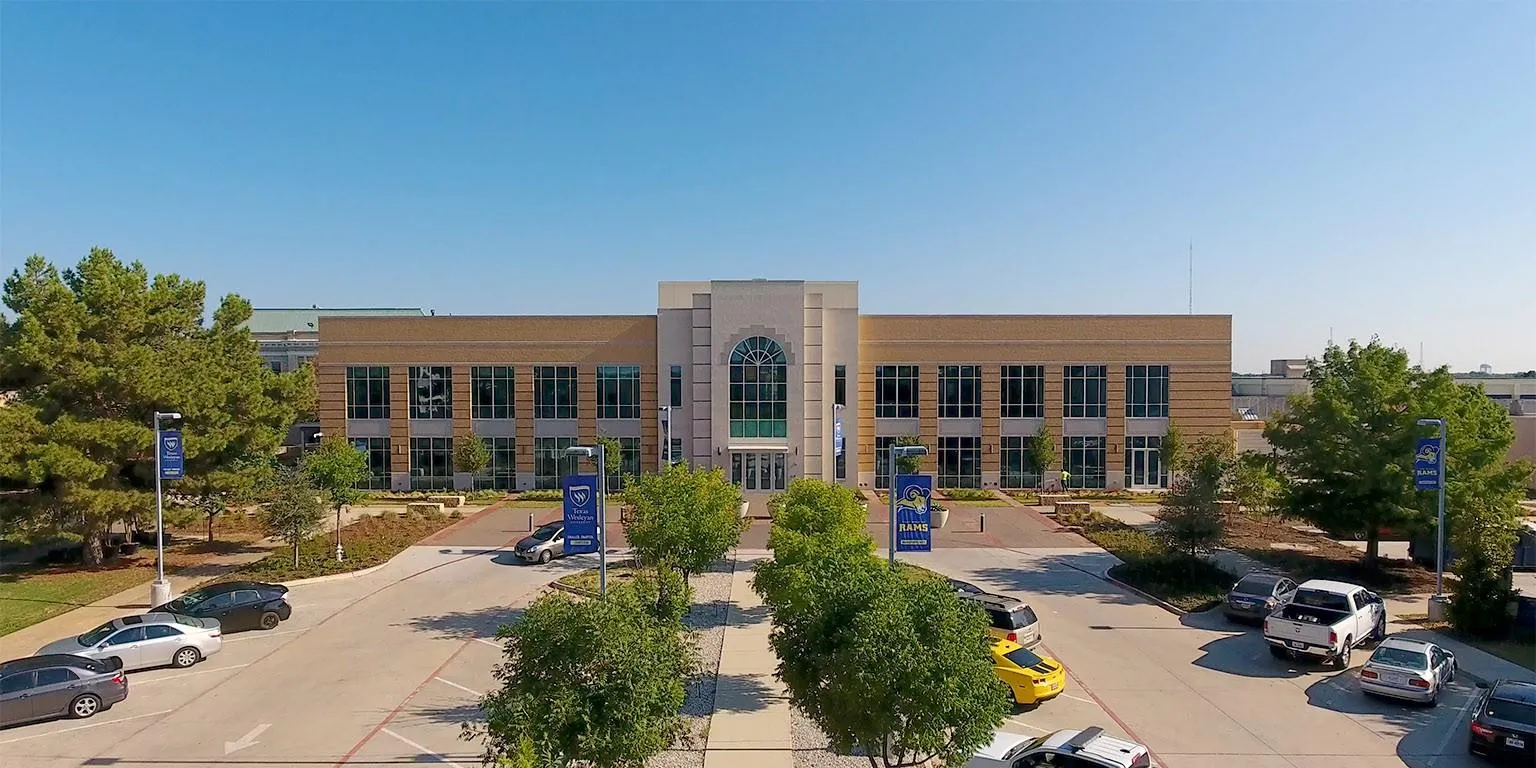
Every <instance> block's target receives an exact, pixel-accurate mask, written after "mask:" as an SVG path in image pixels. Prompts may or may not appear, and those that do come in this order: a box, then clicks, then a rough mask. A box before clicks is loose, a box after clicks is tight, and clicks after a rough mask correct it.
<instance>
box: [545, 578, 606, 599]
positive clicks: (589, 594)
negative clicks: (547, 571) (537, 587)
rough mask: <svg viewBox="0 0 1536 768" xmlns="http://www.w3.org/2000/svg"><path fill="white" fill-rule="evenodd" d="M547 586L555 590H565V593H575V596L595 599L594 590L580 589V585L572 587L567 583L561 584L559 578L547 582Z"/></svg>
mask: <svg viewBox="0 0 1536 768" xmlns="http://www.w3.org/2000/svg"><path fill="white" fill-rule="evenodd" d="M549 588H550V589H553V590H555V591H556V592H565V593H567V594H571V595H576V596H577V597H585V598H589V599H592V600H596V599H597V593H596V592H593V591H591V590H588V589H582V588H581V587H573V586H571V585H569V584H561V583H560V580H559V579H556V580H554V581H551V582H549Z"/></svg>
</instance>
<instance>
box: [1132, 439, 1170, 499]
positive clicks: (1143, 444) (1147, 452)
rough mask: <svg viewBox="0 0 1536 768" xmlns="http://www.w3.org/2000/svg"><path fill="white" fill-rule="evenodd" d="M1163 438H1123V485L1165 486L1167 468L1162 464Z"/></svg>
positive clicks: (1135, 486) (1134, 486)
mask: <svg viewBox="0 0 1536 768" xmlns="http://www.w3.org/2000/svg"><path fill="white" fill-rule="evenodd" d="M1162 448H1163V438H1161V437H1140V436H1137V437H1128V438H1126V439H1125V487H1126V488H1167V487H1168V468H1167V467H1165V466H1163V459H1162Z"/></svg>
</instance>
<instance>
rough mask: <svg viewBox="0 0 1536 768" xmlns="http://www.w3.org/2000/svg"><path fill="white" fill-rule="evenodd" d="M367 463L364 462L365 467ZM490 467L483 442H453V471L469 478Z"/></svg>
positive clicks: (471, 439)
mask: <svg viewBox="0 0 1536 768" xmlns="http://www.w3.org/2000/svg"><path fill="white" fill-rule="evenodd" d="M366 463H367V462H364V464H365V465H366ZM490 466H491V451H490V449H489V448H486V447H485V441H484V440H481V439H480V438H478V437H475V436H474V435H469V436H467V437H461V438H458V439H456V440H454V441H453V469H454V471H455V472H461V473H463V474H466V475H469V476H471V477H479V476H480V475H481V474H482V473H484V472H485V470H486V468H488V467H490Z"/></svg>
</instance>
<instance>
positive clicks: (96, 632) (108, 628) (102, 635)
mask: <svg viewBox="0 0 1536 768" xmlns="http://www.w3.org/2000/svg"><path fill="white" fill-rule="evenodd" d="M116 629H117V627H115V626H113V624H112V622H110V621H109V622H107V623H105V624H103V625H101V626H99V627H97V628H95V629H93V630H91V631H89V632H87V633H85V634H83V635H81V636H79V637H77V638H75V639H76V640H78V641H79V642H80V644H81V645H83V646H86V647H90V646H93V645H95V644H97V643H99V642H101V641H103V640H105V639H107V638H108V637H109V636H111V634H112V633H113V632H114V631H115V630H116Z"/></svg>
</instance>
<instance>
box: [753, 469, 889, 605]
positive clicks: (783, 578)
mask: <svg viewBox="0 0 1536 768" xmlns="http://www.w3.org/2000/svg"><path fill="white" fill-rule="evenodd" d="M775 503H776V504H777V506H778V511H777V513H775V514H774V517H773V525H772V527H771V528H770V529H769V532H768V548H769V549H771V550H772V551H773V557H772V558H769V559H766V560H761V561H759V562H758V564H757V566H756V568H755V572H754V574H753V577H752V588H753V589H754V590H755V591H756V592H757V593H758V594H759V595H761V596H762V598H763V602H765V603H767V604H769V605H770V606H773V605H781V604H784V603H788V602H791V601H796V600H799V601H804V600H811V599H814V596H813V595H812V594H811V593H810V592H809V591H808V577H807V575H806V573H805V571H804V570H803V569H802V568H801V567H800V566H802V565H803V564H805V563H807V562H811V561H815V560H821V559H826V558H858V557H862V558H865V559H872V557H873V555H874V551H875V540H874V539H873V538H872V537H870V535H869V533H868V531H867V530H866V528H865V522H866V521H867V520H868V517H869V510H868V509H867V508H866V507H865V506H864V500H863V498H861V497H860V496H858V495H857V494H855V492H854V491H853V490H851V489H849V488H845V487H843V486H841V485H837V484H835V483H828V482H826V481H824V480H817V479H815V478H809V477H802V478H798V479H796V480H794V481H793V482H791V483H790V484H789V488H788V489H786V490H785V491H784V492H783V493H781V494H779V495H778V497H777V499H776V501H775Z"/></svg>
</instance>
